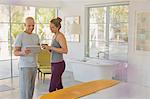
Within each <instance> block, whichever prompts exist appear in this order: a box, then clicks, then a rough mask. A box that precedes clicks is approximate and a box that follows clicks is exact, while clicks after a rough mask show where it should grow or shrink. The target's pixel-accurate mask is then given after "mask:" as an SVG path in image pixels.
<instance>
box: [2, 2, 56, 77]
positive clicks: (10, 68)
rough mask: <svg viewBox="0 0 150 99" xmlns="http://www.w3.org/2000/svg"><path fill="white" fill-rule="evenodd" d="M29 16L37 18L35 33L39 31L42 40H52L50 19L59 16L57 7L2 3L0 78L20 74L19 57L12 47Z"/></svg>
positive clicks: (48, 41)
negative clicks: (15, 54)
mask: <svg viewBox="0 0 150 99" xmlns="http://www.w3.org/2000/svg"><path fill="white" fill-rule="evenodd" d="M27 16H32V17H33V18H34V19H35V23H36V24H35V29H34V33H37V34H38V35H39V37H40V39H41V40H42V41H44V42H46V43H50V42H51V38H52V35H51V33H50V29H49V20H51V19H52V18H54V17H56V16H57V8H36V7H29V6H16V5H12V6H11V7H9V5H4V4H0V17H1V18H0V65H1V66H2V67H1V72H0V79H2V78H7V77H10V76H11V77H12V76H18V64H17V58H18V57H16V56H14V54H13V51H12V50H13V49H12V48H13V44H14V41H15V39H16V36H17V35H18V34H19V33H20V32H22V31H23V30H24V20H25V18H26V17H27ZM10 20H11V21H10ZM3 60H5V61H3Z"/></svg>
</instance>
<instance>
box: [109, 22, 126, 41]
mask: <svg viewBox="0 0 150 99" xmlns="http://www.w3.org/2000/svg"><path fill="white" fill-rule="evenodd" d="M109 26H110V29H109V41H115V42H125V43H127V42H128V23H120V24H119V23H118V24H110V25H109Z"/></svg>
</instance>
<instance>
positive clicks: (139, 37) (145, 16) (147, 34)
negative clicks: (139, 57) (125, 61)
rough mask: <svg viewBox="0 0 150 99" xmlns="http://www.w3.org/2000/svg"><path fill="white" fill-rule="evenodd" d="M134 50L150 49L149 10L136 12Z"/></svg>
mask: <svg viewBox="0 0 150 99" xmlns="http://www.w3.org/2000/svg"><path fill="white" fill-rule="evenodd" d="M135 40H136V50H137V51H150V11H144V12H138V13H136V39H135Z"/></svg>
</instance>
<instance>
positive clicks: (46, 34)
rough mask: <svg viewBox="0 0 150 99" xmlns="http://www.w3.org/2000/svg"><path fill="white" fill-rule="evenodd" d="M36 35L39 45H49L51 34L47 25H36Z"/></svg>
mask: <svg viewBox="0 0 150 99" xmlns="http://www.w3.org/2000/svg"><path fill="white" fill-rule="evenodd" d="M37 33H38V35H39V37H40V40H41V43H48V44H51V40H52V37H53V33H51V31H50V28H49V24H37Z"/></svg>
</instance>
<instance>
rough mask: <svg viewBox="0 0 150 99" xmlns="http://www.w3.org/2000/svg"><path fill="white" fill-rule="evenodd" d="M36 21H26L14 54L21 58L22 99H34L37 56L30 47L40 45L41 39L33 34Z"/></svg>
mask: <svg viewBox="0 0 150 99" xmlns="http://www.w3.org/2000/svg"><path fill="white" fill-rule="evenodd" d="M34 24H35V23H34V19H33V18H32V17H27V18H26V19H25V31H24V32H22V33H20V34H19V35H18V36H17V38H16V41H15V44H14V54H15V55H16V56H20V58H19V82H20V99H32V97H33V93H34V85H35V78H36V73H37V64H36V54H33V53H32V50H31V49H29V46H37V45H39V37H38V35H37V34H33V33H32V31H33V30H34Z"/></svg>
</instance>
